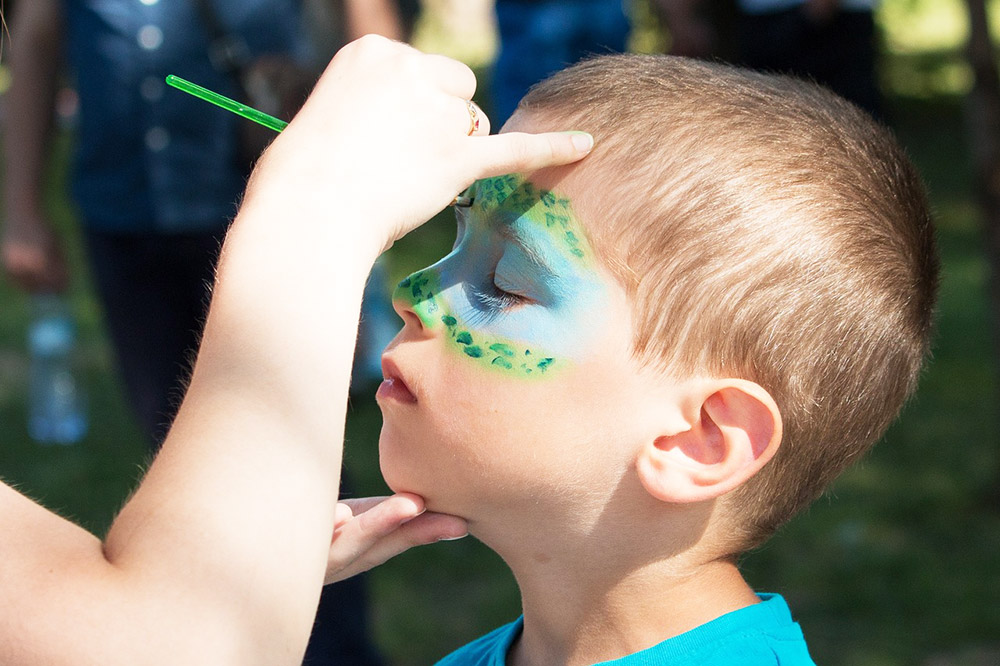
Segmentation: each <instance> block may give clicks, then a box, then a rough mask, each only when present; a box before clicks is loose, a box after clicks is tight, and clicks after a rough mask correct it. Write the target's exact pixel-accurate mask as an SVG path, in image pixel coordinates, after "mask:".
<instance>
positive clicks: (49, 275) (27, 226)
mask: <svg viewBox="0 0 1000 666" xmlns="http://www.w3.org/2000/svg"><path fill="white" fill-rule="evenodd" d="M0 256H2V259H3V267H4V271H5V272H6V273H7V275H8V277H10V279H11V280H13V281H14V282H15V283H16V284H17V285H19V286H20V287H21V288H22V289H24V290H26V291H29V292H38V291H56V292H61V291H64V290H65V289H66V286H67V284H68V282H69V272H68V271H67V269H66V260H65V258H64V257H63V253H62V248H61V247H60V245H59V242H58V241H57V240H56V237H55V235H54V234H53V233H52V231H51V228H50V226H49V224H48V222H46V221H44V220H42V219H36V220H24V219H17V220H14V219H9V220H7V222H6V224H5V225H4V230H3V239H2V242H0Z"/></svg>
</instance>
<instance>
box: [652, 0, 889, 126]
mask: <svg viewBox="0 0 1000 666" xmlns="http://www.w3.org/2000/svg"><path fill="white" fill-rule="evenodd" d="M877 3H878V0H736V1H735V3H734V4H735V16H730V15H729V14H727V12H725V11H720V10H719V7H718V6H717V5H715V4H714V3H711V2H706V0H653V7H654V9H655V10H656V11H657V13H658V14H659V16H660V18H661V19H662V20H663V22H664V24H665V25H666V26H667V27H668V29H669V31H670V35H671V41H672V44H671V48H670V52H671V53H674V54H675V55H685V56H693V57H701V58H706V57H713V56H714V57H722V58H724V59H726V60H732V61H733V62H734V64H737V65H740V66H743V67H749V68H751V69H757V70H761V71H765V72H775V73H780V74H790V75H792V76H797V77H799V78H805V79H810V80H812V81H815V82H816V83H819V84H820V85H823V86H826V87H827V88H830V89H831V90H833V91H834V92H835V93H837V94H838V95H840V96H841V97H844V98H846V99H848V100H850V101H852V102H854V103H855V104H857V105H858V106H860V107H861V108H862V109H864V110H866V111H868V112H869V113H870V114H872V115H873V116H874V117H875V118H877V119H882V115H883V109H882V104H881V95H880V93H879V89H878V81H877V77H876V71H875V66H876V57H877V40H876V32H875V18H874V11H875V8H876V5H877ZM730 19H732V20H731V21H730ZM723 23H724V24H725V25H720V24H723ZM730 23H732V24H733V25H732V26H730ZM731 27H732V28H733V29H732V30H730V28H731ZM720 28H722V29H720ZM731 33H732V35H733V36H734V39H735V44H729V43H726V42H727V41H728V40H727V39H726V38H727V37H729V36H730V34H731ZM734 47H735V48H734Z"/></svg>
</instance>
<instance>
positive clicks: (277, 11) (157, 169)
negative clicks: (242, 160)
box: [63, 0, 309, 234]
mask: <svg viewBox="0 0 1000 666" xmlns="http://www.w3.org/2000/svg"><path fill="white" fill-rule="evenodd" d="M213 2H214V5H213V6H214V7H215V11H216V13H217V14H218V16H219V19H220V21H221V22H222V23H223V24H224V25H225V26H226V28H227V29H228V30H230V31H232V32H233V33H235V34H238V35H240V36H242V37H243V39H245V40H246V43H247V46H248V47H249V49H250V51H251V53H252V54H253V55H254V56H258V55H261V54H266V53H281V54H286V55H291V56H292V57H293V58H295V59H296V60H299V61H306V60H308V58H309V52H308V44H307V40H306V39H305V36H304V33H303V26H302V23H301V17H300V14H301V6H300V4H301V3H300V1H299V0H213ZM63 5H64V20H65V28H66V35H67V44H68V50H67V55H68V59H69V63H70V65H71V69H72V72H73V74H74V75H75V77H76V87H77V91H78V94H79V99H80V112H79V127H78V135H77V153H76V162H75V173H74V183H73V193H74V195H75V198H76V201H77V204H78V206H79V208H80V212H81V216H82V218H83V220H84V223H85V224H86V225H87V226H88V228H91V229H95V230H99V231H109V232H123V233H167V234H170V233H190V232H201V231H218V230H220V229H221V228H223V227H224V225H225V223H226V221H227V220H228V219H229V218H231V217H232V216H233V214H234V212H235V205H236V201H237V199H238V197H239V196H240V193H241V191H242V189H243V185H244V177H245V174H243V173H241V171H240V169H239V166H238V165H237V158H236V151H237V145H238V123H242V122H248V121H245V120H243V119H240V118H238V117H236V116H234V115H232V114H230V113H228V112H226V111H223V110H222V109H219V108H217V107H214V106H212V105H210V104H208V103H206V102H203V101H200V100H198V99H195V98H194V97H191V96H190V95H187V94H185V93H182V92H180V91H178V90H175V89H173V88H170V87H168V86H167V85H166V84H165V83H164V78H165V77H166V76H167V74H176V75H178V76H180V77H183V78H185V79H188V80H190V81H193V82H195V83H198V84H199V85H202V86H204V87H206V88H210V89H212V90H216V91H219V92H221V93H222V94H224V95H228V96H231V97H233V96H238V95H237V93H236V89H235V84H234V82H233V81H232V80H231V77H229V76H227V75H226V74H223V73H220V72H218V71H216V70H215V69H214V68H213V66H212V64H211V62H210V60H209V55H208V52H209V33H208V30H207V28H206V27H205V25H204V24H203V22H202V20H201V18H200V16H199V13H198V8H197V4H196V3H195V1H194V0H64V3H63Z"/></svg>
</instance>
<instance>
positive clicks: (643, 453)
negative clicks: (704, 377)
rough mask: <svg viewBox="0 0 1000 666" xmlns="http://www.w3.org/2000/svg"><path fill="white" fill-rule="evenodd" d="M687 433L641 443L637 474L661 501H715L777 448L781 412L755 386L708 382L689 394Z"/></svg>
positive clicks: (742, 382) (740, 382)
mask: <svg viewBox="0 0 1000 666" xmlns="http://www.w3.org/2000/svg"><path fill="white" fill-rule="evenodd" d="M687 397H688V398H694V399H693V400H691V401H689V402H688V407H687V410H686V413H684V420H685V421H686V422H687V425H688V428H687V429H685V430H681V431H679V432H671V433H666V434H661V435H660V436H658V437H655V438H654V439H653V440H652V441H649V442H647V443H645V444H644V445H643V447H642V449H641V450H640V451H639V455H638V458H637V460H636V471H637V472H638V474H639V480H640V481H641V483H642V485H643V487H645V489H646V491H647V492H648V493H649V494H650V495H652V496H653V497H655V498H657V499H659V500H662V501H664V502H672V503H686V502H701V501H704V500H708V499H713V498H716V497H720V496H722V495H724V494H725V493H727V492H729V491H730V490H733V489H734V488H736V487H738V486H739V485H741V484H742V483H743V482H745V481H746V480H747V479H749V478H750V477H751V476H753V475H754V474H756V473H757V471H758V470H760V468H761V467H763V466H764V465H765V464H766V463H767V461H769V460H770V459H771V458H772V457H773V456H774V454H775V452H776V451H777V450H778V446H779V445H780V443H781V413H780V412H779V411H778V405H777V403H775V401H774V399H773V398H772V397H771V395H770V394H769V393H768V392H767V391H766V390H764V388H763V387H761V386H760V385H759V384H755V383H753V382H749V381H745V380H742V379H722V380H712V381H710V382H709V383H707V384H702V385H701V386H700V387H699V388H698V389H697V392H696V393H695V394H694V395H691V394H690V393H689V394H688V396H687Z"/></svg>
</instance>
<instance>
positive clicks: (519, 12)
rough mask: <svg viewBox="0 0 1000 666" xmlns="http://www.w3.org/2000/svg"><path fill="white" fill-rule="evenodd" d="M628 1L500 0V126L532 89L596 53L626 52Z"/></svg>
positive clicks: (496, 89)
mask: <svg viewBox="0 0 1000 666" xmlns="http://www.w3.org/2000/svg"><path fill="white" fill-rule="evenodd" d="M623 4H624V3H623V0H496V16H497V29H498V30H499V33H500V53H499V54H498V55H497V60H496V63H495V65H494V67H493V84H492V88H491V95H492V98H493V99H492V102H493V114H492V116H491V117H492V118H493V122H494V126H495V127H500V126H501V125H502V124H503V123H504V122H506V120H507V119H508V118H509V117H510V116H511V114H512V113H514V109H515V108H516V107H517V103H518V101H520V99H521V98H522V97H523V96H524V93H526V92H527V91H528V88H530V87H531V86H533V85H534V84H536V83H538V82H539V81H541V80H542V79H544V78H545V77H547V76H548V75H550V74H552V73H554V72H556V71H558V70H560V69H562V68H564V67H566V66H567V65H571V64H572V63H574V62H576V61H577V60H580V59H581V58H584V57H586V56H587V55H590V54H599V53H621V52H623V51H625V43H626V40H627V39H628V34H629V31H630V29H631V25H630V23H629V20H628V17H627V16H626V15H625V9H624V6H623Z"/></svg>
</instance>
